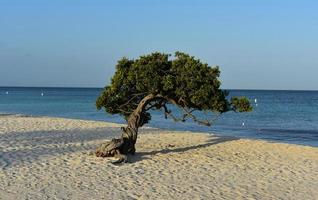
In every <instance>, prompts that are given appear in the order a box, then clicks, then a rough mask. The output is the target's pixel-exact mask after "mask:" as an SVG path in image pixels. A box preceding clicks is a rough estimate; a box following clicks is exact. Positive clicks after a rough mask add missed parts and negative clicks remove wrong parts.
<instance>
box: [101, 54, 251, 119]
mask: <svg viewBox="0 0 318 200" xmlns="http://www.w3.org/2000/svg"><path fill="white" fill-rule="evenodd" d="M170 58H171V55H169V54H164V53H158V52H156V53H152V54H150V55H145V56H140V57H139V58H138V59H135V60H130V59H128V58H122V59H121V60H119V61H118V63H117V65H116V72H115V74H114V76H113V77H112V80H111V84H110V85H108V86H106V87H105V88H104V90H103V92H102V94H101V95H100V96H99V97H98V99H97V101H96V106H97V108H98V109H101V108H104V109H105V110H106V112H108V113H111V114H121V115H123V116H125V117H128V116H129V115H130V114H131V113H132V112H133V111H134V110H135V109H136V108H137V106H138V104H139V103H140V101H141V100H142V99H143V98H144V97H145V96H147V95H149V94H153V95H161V96H163V97H165V98H166V99H169V100H171V101H170V103H171V102H175V104H176V105H177V106H179V107H181V108H186V109H196V110H209V111H213V112H219V113H223V112H227V111H230V110H233V109H234V110H235V111H238V112H245V111H250V110H251V107H250V104H249V101H248V100H247V99H246V98H245V99H244V98H241V99H239V98H233V99H232V101H231V102H229V101H228V100H227V98H226V96H227V95H228V92H227V91H223V90H221V89H220V85H221V83H220V81H219V80H218V78H219V76H220V70H219V68H218V67H217V66H216V67H210V66H209V65H208V64H206V63H202V62H201V61H200V60H199V59H195V58H194V57H193V56H189V55H187V54H185V53H181V52H176V53H175V56H174V57H173V58H172V59H170ZM160 108H162V104H158V105H157V106H156V107H154V109H160ZM144 114H145V115H147V116H148V119H150V115H149V113H147V112H146V111H145V113H144Z"/></svg>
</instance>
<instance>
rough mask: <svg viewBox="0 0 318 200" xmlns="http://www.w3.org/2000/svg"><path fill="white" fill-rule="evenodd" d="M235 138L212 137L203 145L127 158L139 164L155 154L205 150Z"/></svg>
mask: <svg viewBox="0 0 318 200" xmlns="http://www.w3.org/2000/svg"><path fill="white" fill-rule="evenodd" d="M238 139H239V138H237V137H231V136H213V138H212V137H211V138H210V139H209V140H208V141H206V143H204V144H198V145H193V146H186V147H180V148H165V149H162V150H155V151H150V152H136V154H135V155H134V156H130V157H129V162H130V163H135V162H139V161H141V160H146V159H151V156H155V155H157V154H169V153H183V152H186V151H190V150H197V149H201V148H206V147H209V146H212V145H216V144H220V143H224V142H229V141H234V140H238Z"/></svg>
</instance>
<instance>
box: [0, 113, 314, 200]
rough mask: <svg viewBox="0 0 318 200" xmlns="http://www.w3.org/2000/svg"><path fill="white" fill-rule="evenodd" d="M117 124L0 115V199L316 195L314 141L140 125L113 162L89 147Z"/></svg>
mask: <svg viewBox="0 0 318 200" xmlns="http://www.w3.org/2000/svg"><path fill="white" fill-rule="evenodd" d="M120 126H121V125H119V124H114V123H106V122H94V121H84V120H71V119H62V118H48V117H24V116H1V117H0V167H1V171H0V194H1V195H0V199H4V200H7V199H15V200H19V199H307V200H309V199H318V148H314V147H307V146H300V145H290V144H279V143H270V142H265V141H258V140H247V139H238V138H234V137H216V136H213V135H207V134H202V133H190V132H171V131H163V130H159V129H152V128H143V129H141V130H140V135H139V139H138V142H137V154H136V155H135V156H130V157H128V160H129V163H126V164H123V165H120V166H116V165H113V164H111V161H112V160H113V159H112V158H106V159H103V158H97V157H95V156H92V155H90V154H89V152H90V151H92V150H94V149H95V148H96V147H97V146H98V145H99V144H100V143H101V142H103V141H104V140H109V139H111V138H113V137H118V136H120Z"/></svg>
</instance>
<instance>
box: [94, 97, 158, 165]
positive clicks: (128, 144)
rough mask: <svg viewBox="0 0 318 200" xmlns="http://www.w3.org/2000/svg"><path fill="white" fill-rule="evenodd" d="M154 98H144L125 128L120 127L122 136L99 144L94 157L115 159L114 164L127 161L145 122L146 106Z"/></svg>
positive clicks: (132, 152) (133, 151)
mask: <svg viewBox="0 0 318 200" xmlns="http://www.w3.org/2000/svg"><path fill="white" fill-rule="evenodd" d="M154 98H155V95H153V94H150V95H147V96H146V97H144V98H143V99H142V100H141V101H140V103H139V104H138V107H137V108H136V109H135V110H134V112H133V113H131V114H130V116H129V117H128V120H127V126H126V127H122V131H123V133H122V135H121V138H119V139H113V140H111V141H109V142H105V143H103V144H101V146H100V147H99V148H98V149H97V150H96V151H95V155H96V156H98V157H112V156H114V157H117V158H119V160H118V161H116V162H115V163H121V162H126V161H127V154H134V153H135V151H136V149H135V144H136V141H137V136H138V128H139V127H141V126H142V125H143V124H144V121H145V117H146V116H145V115H144V113H145V107H146V106H147V104H148V103H149V102H150V101H152V100H153V99H154Z"/></svg>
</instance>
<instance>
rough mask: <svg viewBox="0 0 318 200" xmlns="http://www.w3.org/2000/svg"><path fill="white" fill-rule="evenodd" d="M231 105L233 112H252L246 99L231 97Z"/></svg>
mask: <svg viewBox="0 0 318 200" xmlns="http://www.w3.org/2000/svg"><path fill="white" fill-rule="evenodd" d="M231 105H232V109H233V110H234V111H235V112H250V111H252V110H253V108H252V106H251V105H250V102H249V100H248V99H247V98H246V97H232V98H231Z"/></svg>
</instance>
